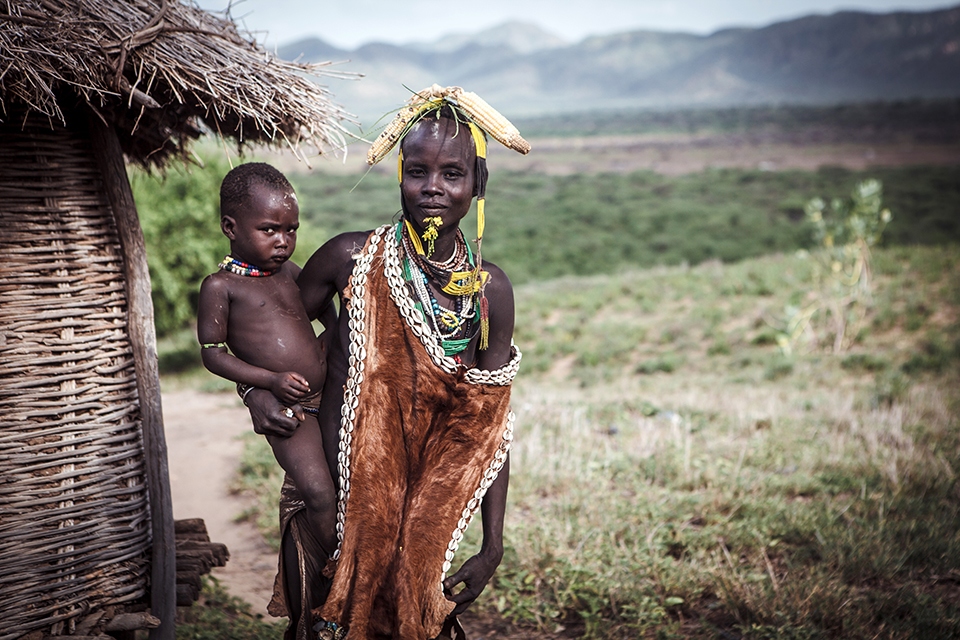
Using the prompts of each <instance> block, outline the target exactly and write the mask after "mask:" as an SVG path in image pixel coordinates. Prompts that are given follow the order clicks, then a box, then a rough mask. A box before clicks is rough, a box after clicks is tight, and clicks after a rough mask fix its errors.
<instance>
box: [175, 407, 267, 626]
mask: <svg viewBox="0 0 960 640" xmlns="http://www.w3.org/2000/svg"><path fill="white" fill-rule="evenodd" d="M163 418H164V428H165V430H166V434H167V449H168V461H169V464H170V485H171V491H172V493H173V515H174V518H177V519H180V518H203V520H204V521H205V522H206V523H207V531H208V532H209V533H210V539H211V540H213V541H215V542H222V543H224V544H226V545H227V548H228V549H229V550H230V560H229V562H227V566H226V567H223V568H217V569H214V570H213V575H214V576H216V577H217V578H218V579H219V580H220V581H221V582H222V583H224V585H225V586H226V587H227V590H228V591H229V592H230V593H231V594H232V595H235V596H237V597H240V598H243V599H244V600H246V601H247V602H249V603H250V604H251V606H252V607H253V611H254V613H262V614H263V615H264V616H267V615H268V614H267V612H266V610H267V602H269V600H270V594H271V593H272V590H273V578H274V575H275V574H276V571H277V554H276V553H275V552H274V551H272V550H271V549H270V548H269V547H268V546H267V544H266V543H265V542H264V541H263V538H262V537H261V536H260V534H259V533H258V532H257V531H256V528H255V527H254V525H253V524H250V523H245V522H235V521H234V519H235V518H236V517H237V514H239V513H241V512H242V511H243V510H244V509H245V508H246V507H247V506H248V503H247V502H246V501H245V500H243V499H242V498H240V497H239V496H235V495H231V494H230V491H229V486H230V481H231V479H232V477H233V473H234V472H235V470H236V468H237V463H238V461H239V459H240V451H241V449H242V443H241V442H240V440H239V437H240V435H242V434H243V433H246V432H247V431H250V429H251V427H250V417H249V415H248V413H247V410H246V408H245V407H244V406H243V405H242V404H240V401H239V399H238V398H236V397H235V396H232V395H229V394H210V393H201V392H199V391H195V390H192V389H177V390H173V391H169V392H168V391H164V393H163Z"/></svg>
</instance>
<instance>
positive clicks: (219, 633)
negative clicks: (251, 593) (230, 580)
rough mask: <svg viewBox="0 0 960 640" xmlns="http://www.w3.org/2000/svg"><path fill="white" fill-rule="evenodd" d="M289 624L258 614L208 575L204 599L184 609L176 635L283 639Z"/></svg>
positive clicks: (190, 639) (203, 639) (206, 639)
mask: <svg viewBox="0 0 960 640" xmlns="http://www.w3.org/2000/svg"><path fill="white" fill-rule="evenodd" d="M285 627H286V625H285V624H283V623H268V622H264V621H263V620H261V619H260V616H254V615H253V614H252V613H251V612H250V605H249V604H247V603H246V602H244V601H243V600H241V599H240V598H237V597H234V596H231V595H230V594H229V593H227V591H226V589H224V588H223V586H221V584H220V582H219V581H218V580H217V579H216V578H213V577H210V576H205V577H204V579H203V590H202V591H201V594H200V601H199V602H196V603H194V604H193V605H192V606H191V607H190V608H189V609H187V610H186V611H185V612H184V613H183V622H180V623H179V624H177V634H176V635H177V640H280V639H281V638H283V631H284V628H285Z"/></svg>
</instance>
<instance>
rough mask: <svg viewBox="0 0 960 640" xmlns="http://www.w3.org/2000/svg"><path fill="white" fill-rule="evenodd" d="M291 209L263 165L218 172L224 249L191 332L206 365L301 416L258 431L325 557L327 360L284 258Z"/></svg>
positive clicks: (293, 230)
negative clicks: (283, 426) (284, 432)
mask: <svg viewBox="0 0 960 640" xmlns="http://www.w3.org/2000/svg"><path fill="white" fill-rule="evenodd" d="M299 216H300V209H299V206H298V204H297V196H296V194H295V193H294V191H293V187H291V186H290V183H289V182H288V181H287V179H286V178H285V177H284V176H283V174H282V173H280V172H279V171H277V170H276V169H275V168H273V167H271V166H270V165H268V164H264V163H248V164H242V165H240V166H238V167H236V168H235V169H233V170H232V171H230V173H228V174H227V175H226V177H225V178H224V179H223V183H222V184H221V186H220V228H221V229H222V230H223V233H224V235H226V236H227V237H228V238H229V239H230V255H228V256H227V257H226V258H225V259H224V260H223V262H221V263H220V271H218V272H216V273H214V274H211V275H209V276H207V278H206V279H205V280H204V281H203V284H202V285H201V286H200V301H199V312H198V318H197V334H198V338H199V339H200V345H201V347H202V350H201V355H202V357H203V364H204V366H205V367H206V368H207V369H209V370H210V371H211V372H213V373H215V374H217V375H219V376H222V377H224V378H227V379H228V380H232V381H234V382H238V383H242V384H245V385H249V386H252V387H258V388H261V389H269V390H270V391H272V392H273V394H274V395H275V396H276V397H277V398H278V399H279V400H280V402H282V403H283V404H284V405H286V408H285V409H284V413H285V414H286V415H287V416H288V417H294V416H296V417H297V418H298V419H299V420H300V425H299V426H298V427H297V429H296V430H295V431H294V432H293V435H291V436H290V437H286V438H285V437H281V436H277V435H270V434H267V436H266V438H267V441H268V442H269V443H270V446H271V447H272V448H273V453H274V455H275V456H276V458H277V462H279V463H280V466H281V467H283V469H284V471H286V472H287V475H288V476H289V477H290V478H291V479H292V480H293V483H294V484H295V485H296V487H297V490H298V491H299V493H300V496H301V497H302V498H303V501H304V503H305V504H306V509H307V516H308V518H309V520H310V524H311V529H312V531H311V532H310V533H311V534H312V535H315V536H316V538H317V542H318V543H319V544H320V546H321V547H322V548H323V549H324V550H325V551H326V552H327V554H328V555H329V554H330V553H332V552H333V551H334V549H335V548H336V514H337V497H336V489H335V488H334V484H333V479H332V478H331V475H330V470H329V468H328V467H327V463H326V458H325V457H324V452H323V441H322V439H321V436H320V427H319V425H318V424H317V418H316V414H317V408H318V407H319V404H320V391H321V389H322V388H323V383H324V379H325V377H326V357H325V353H324V346H323V342H322V340H320V339H318V338H317V337H316V335H315V333H314V331H313V327H312V325H311V324H310V320H309V318H308V317H307V314H306V311H305V310H304V307H303V303H302V302H301V300H300V290H299V289H298V287H297V282H296V281H297V276H298V275H299V274H300V267H298V266H297V265H296V264H294V263H293V262H290V256H291V255H292V254H293V250H294V248H295V247H296V244H297V227H298V226H299V224H300V222H299ZM228 347H229V349H230V351H231V352H233V354H235V355H231V353H229V352H228V351H227V348H228ZM301 407H302V410H301Z"/></svg>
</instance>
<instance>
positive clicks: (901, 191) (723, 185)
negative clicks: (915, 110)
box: [292, 161, 960, 294]
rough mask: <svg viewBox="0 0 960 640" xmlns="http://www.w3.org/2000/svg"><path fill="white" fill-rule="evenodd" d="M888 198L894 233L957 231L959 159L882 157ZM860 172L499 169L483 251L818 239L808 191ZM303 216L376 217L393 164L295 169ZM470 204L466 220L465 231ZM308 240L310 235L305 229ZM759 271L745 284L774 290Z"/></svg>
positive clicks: (564, 268) (497, 254)
mask: <svg viewBox="0 0 960 640" xmlns="http://www.w3.org/2000/svg"><path fill="white" fill-rule="evenodd" d="M870 175H873V176H875V177H877V178H879V179H882V180H883V184H884V198H885V200H886V202H887V205H888V206H889V207H890V208H891V209H893V210H895V211H896V212H897V217H896V219H894V220H893V221H891V223H890V225H889V227H888V228H887V229H886V231H885V232H884V238H885V241H886V242H887V243H891V242H893V243H909V244H917V243H921V244H924V243H925V244H939V243H944V242H960V222H958V221H957V220H956V215H955V213H954V212H955V211H957V210H958V209H960V165H958V166H953V167H923V168H915V167H907V168H896V167H895V168H877V169H875V170H871V172H870ZM865 179H867V176H866V175H865V174H864V173H862V172H852V171H846V170H842V169H836V168H829V167H827V168H824V169H821V170H819V171H816V172H804V171H784V172H762V171H750V170H735V169H722V170H708V171H704V172H702V173H697V174H689V175H683V176H662V175H659V174H655V173H653V172H645V171H640V172H635V173H630V174H601V175H590V174H583V175H575V176H557V175H543V174H535V173H520V172H510V171H498V170H497V168H496V166H495V163H494V161H491V176H490V182H489V184H488V185H487V205H486V206H487V225H486V231H485V242H484V258H485V259H488V260H490V261H492V262H494V263H496V264H497V265H498V266H500V267H501V268H503V269H504V270H505V271H506V272H507V273H508V274H509V275H510V278H511V280H512V281H513V282H514V283H515V284H522V283H524V282H532V281H536V280H541V279H545V278H555V277H559V276H563V275H590V274H609V273H616V272H618V271H621V270H623V269H630V268H637V267H651V266H655V265H660V264H663V265H675V264H682V263H684V262H686V263H688V264H699V263H701V262H704V261H708V260H714V259H717V260H721V261H723V262H736V261H739V260H743V259H746V258H750V257H756V256H760V255H765V254H769V253H773V252H792V251H795V250H797V249H810V248H812V247H813V246H814V245H815V241H814V239H813V237H812V234H811V230H810V227H809V226H808V225H807V224H805V223H804V221H803V220H802V217H803V211H802V208H803V205H802V203H804V202H806V201H807V200H809V196H810V194H811V193H822V194H827V195H828V196H830V197H831V198H832V197H835V196H840V195H841V194H848V193H849V192H850V189H851V188H852V187H853V186H854V185H856V184H857V183H858V182H861V181H863V180H865ZM292 180H293V182H294V186H295V187H296V188H297V192H298V194H299V195H300V208H301V217H302V218H303V219H304V220H306V221H309V223H310V224H311V225H312V226H314V228H317V229H319V230H321V231H322V236H323V237H329V236H331V235H333V234H336V233H340V232H343V231H349V230H358V229H372V228H374V227H376V226H379V225H381V224H385V223H389V222H390V221H392V220H394V219H395V216H396V214H397V212H398V211H399V209H400V200H399V197H400V196H399V190H398V188H397V183H396V176H395V175H393V174H392V173H391V172H390V171H387V170H379V169H378V170H374V171H370V172H369V173H368V174H366V175H365V176H363V177H362V179H361V177H360V176H357V175H341V174H329V173H322V172H319V171H317V172H314V173H310V174H300V175H294V176H292ZM474 225H475V220H474V218H473V216H472V215H471V216H468V219H467V220H466V221H465V222H464V223H463V229H464V230H465V232H466V233H467V235H468V236H470V229H473V228H475V227H474ZM301 244H303V242H302V241H301ZM763 277H764V276H763V274H756V278H757V279H756V280H755V281H750V282H748V283H745V286H748V287H751V288H756V289H757V290H758V291H763V292H767V293H768V294H769V293H770V292H771V288H770V285H769V283H765V282H764V280H763Z"/></svg>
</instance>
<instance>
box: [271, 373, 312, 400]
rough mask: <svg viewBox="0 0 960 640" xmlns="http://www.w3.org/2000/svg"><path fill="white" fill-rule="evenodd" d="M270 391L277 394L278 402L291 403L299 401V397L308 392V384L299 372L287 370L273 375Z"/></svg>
mask: <svg viewBox="0 0 960 640" xmlns="http://www.w3.org/2000/svg"><path fill="white" fill-rule="evenodd" d="M270 391H272V392H273V395H275V396H277V399H278V400H280V402H282V403H284V404H287V405H291V404H296V403H297V402H299V401H300V398H302V397H303V396H305V395H307V394H308V393H310V384H309V383H308V382H307V379H306V378H304V377H303V376H302V375H300V374H299V373H294V372H293V371H287V372H285V373H278V374H276V375H275V376H274V377H273V384H272V385H271V386H270Z"/></svg>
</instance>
